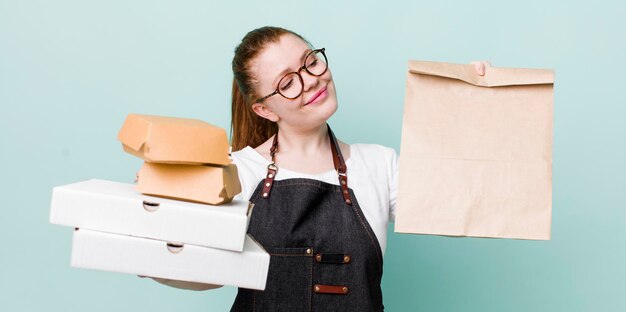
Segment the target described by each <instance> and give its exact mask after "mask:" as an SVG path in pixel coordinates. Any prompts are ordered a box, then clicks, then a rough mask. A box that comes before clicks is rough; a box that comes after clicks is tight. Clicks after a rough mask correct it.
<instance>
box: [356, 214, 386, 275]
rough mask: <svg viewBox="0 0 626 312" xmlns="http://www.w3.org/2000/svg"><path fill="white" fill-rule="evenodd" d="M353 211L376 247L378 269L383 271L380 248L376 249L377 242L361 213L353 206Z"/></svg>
mask: <svg viewBox="0 0 626 312" xmlns="http://www.w3.org/2000/svg"><path fill="white" fill-rule="evenodd" d="M352 210H353V211H354V213H355V214H356V215H357V217H358V218H359V221H360V222H361V226H363V229H364V230H365V232H366V233H367V237H369V239H370V242H371V243H372V245H374V250H375V251H376V258H377V260H378V268H379V270H381V271H382V265H381V260H380V255H379V254H378V248H377V247H376V244H377V243H376V241H374V239H373V238H372V234H370V231H369V230H368V229H367V226H366V225H365V223H364V222H363V218H361V214H360V213H359V211H358V210H357V209H356V206H355V205H353V206H352Z"/></svg>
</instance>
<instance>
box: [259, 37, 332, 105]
mask: <svg viewBox="0 0 626 312" xmlns="http://www.w3.org/2000/svg"><path fill="white" fill-rule="evenodd" d="M325 50H326V49H325V48H322V49H317V50H313V51H311V52H309V54H307V55H306V57H305V58H304V64H303V65H302V67H300V68H298V70H297V71H295V72H291V73H288V74H286V75H285V76H284V77H283V78H281V79H280V81H278V87H276V90H275V91H274V92H272V93H270V94H268V95H266V96H264V97H262V98H259V99H257V100H256V101H255V103H261V102H263V101H264V100H265V99H267V98H269V97H270V96H273V95H276V94H280V95H282V96H283V97H284V98H287V99H291V100H293V99H295V98H297V97H299V96H300V94H302V91H303V90H304V80H302V75H300V71H302V70H303V69H304V70H305V71H306V72H307V73H309V74H310V75H312V76H316V77H319V76H321V75H323V74H324V73H326V70H327V69H328V60H327V59H326V53H325V52H324V51H325Z"/></svg>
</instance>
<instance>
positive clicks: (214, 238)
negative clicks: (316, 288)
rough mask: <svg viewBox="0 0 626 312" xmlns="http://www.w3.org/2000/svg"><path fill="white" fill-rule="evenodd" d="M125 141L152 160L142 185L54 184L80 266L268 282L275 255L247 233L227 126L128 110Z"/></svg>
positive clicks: (55, 213)
mask: <svg viewBox="0 0 626 312" xmlns="http://www.w3.org/2000/svg"><path fill="white" fill-rule="evenodd" d="M118 139H119V140H120V141H121V142H122V144H123V147H124V150H125V151H127V152H129V153H131V154H133V155H135V156H138V157H140V158H142V159H144V164H143V166H142V167H141V169H140V170H139V172H138V174H137V181H136V182H137V184H136V185H132V184H125V183H119V182H111V181H105V180H98V179H92V180H88V181H84V182H79V183H74V184H69V185H64V186H57V187H55V188H54V189H53V194H52V205H51V213H50V222H51V223H55V224H60V225H66V226H72V227H74V228H76V230H75V231H74V238H73V247H72V260H71V261H72V266H74V267H81V268H89V269H99V270H106V271H115V272H123V273H130V274H137V275H142V276H150V277H159V278H166V279H173V280H182V281H190V282H199V283H210V284H220V285H233V286H238V287H244V288H251V289H259V290H263V289H264V288H265V282H266V279H267V272H268V268H269V254H268V253H267V252H266V251H265V250H263V248H262V247H261V246H260V245H259V244H258V243H257V242H256V241H254V240H253V239H252V238H251V237H250V236H248V235H246V232H247V228H248V223H249V221H250V219H249V218H250V215H251V212H252V208H253V206H252V204H250V203H249V202H248V201H240V200H233V197H234V196H235V195H236V194H238V193H239V192H240V191H241V186H240V184H239V179H238V176H237V168H236V166H235V165H234V164H232V163H231V161H230V158H229V156H228V154H229V145H228V139H227V137H226V131H225V130H224V129H222V128H219V127H215V126H213V125H210V124H208V123H205V122H202V121H200V120H196V119H187V118H173V117H160V116H149V115H137V114H130V115H128V117H127V119H126V121H125V123H124V125H123V126H122V129H121V130H120V132H119V135H118Z"/></svg>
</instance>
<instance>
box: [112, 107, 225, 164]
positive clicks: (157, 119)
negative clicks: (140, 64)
mask: <svg viewBox="0 0 626 312" xmlns="http://www.w3.org/2000/svg"><path fill="white" fill-rule="evenodd" d="M117 139H118V140H120V141H121V142H122V145H123V147H124V151H126V152H128V153H130V154H133V155H135V156H137V157H140V158H142V159H144V160H146V161H150V162H158V163H168V164H191V165H200V164H214V165H228V164H230V162H231V161H230V159H229V157H228V153H229V150H230V146H229V144H228V138H227V136H226V130H224V129H222V128H220V127H216V126H213V125H211V124H209V123H206V122H204V121H201V120H198V119H189V118H176V117H163V116H152V115H140V114H129V115H128V117H126V121H125V122H124V125H123V126H122V129H121V130H120V132H119V134H118V135H117Z"/></svg>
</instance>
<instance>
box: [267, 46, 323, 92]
mask: <svg viewBox="0 0 626 312" xmlns="http://www.w3.org/2000/svg"><path fill="white" fill-rule="evenodd" d="M311 51H313V50H311V49H306V50H304V53H302V56H300V61H301V62H302V63H304V58H305V57H306V55H307V54H309V52H311ZM290 70H291V69H290V68H285V69H283V71H281V72H280V73H278V75H276V78H275V79H274V81H273V82H272V86H273V85H275V84H276V83H277V82H278V80H279V79H281V78H283V76H285V74H287V73H288V72H289V71H290Z"/></svg>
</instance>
